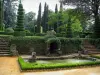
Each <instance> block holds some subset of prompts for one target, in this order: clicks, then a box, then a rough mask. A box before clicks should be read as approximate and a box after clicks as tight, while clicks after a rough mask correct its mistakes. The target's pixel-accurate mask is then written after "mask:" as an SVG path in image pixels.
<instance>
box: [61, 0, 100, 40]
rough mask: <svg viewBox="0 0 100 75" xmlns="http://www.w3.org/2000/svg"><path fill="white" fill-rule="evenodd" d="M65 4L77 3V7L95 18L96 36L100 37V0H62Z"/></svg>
mask: <svg viewBox="0 0 100 75" xmlns="http://www.w3.org/2000/svg"><path fill="white" fill-rule="evenodd" d="M61 2H63V3H64V4H69V5H72V4H73V5H76V6H77V8H80V9H81V10H83V12H85V13H86V14H88V15H89V16H90V18H91V16H92V19H94V27H93V29H94V37H95V38H100V19H99V7H100V0H92V1H91V0H87V1H86V0H83V1H82V0H61Z"/></svg>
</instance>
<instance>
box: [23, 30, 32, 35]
mask: <svg viewBox="0 0 100 75" xmlns="http://www.w3.org/2000/svg"><path fill="white" fill-rule="evenodd" d="M25 33H26V36H33V33H31V32H30V31H29V30H25Z"/></svg>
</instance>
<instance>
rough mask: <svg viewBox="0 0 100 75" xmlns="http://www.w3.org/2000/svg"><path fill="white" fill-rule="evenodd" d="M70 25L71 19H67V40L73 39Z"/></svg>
mask: <svg viewBox="0 0 100 75" xmlns="http://www.w3.org/2000/svg"><path fill="white" fill-rule="evenodd" d="M71 25H72V22H71V18H70V17H69V19H68V23H67V33H66V35H67V36H66V37H67V38H72V37H73V33H72V26H71Z"/></svg>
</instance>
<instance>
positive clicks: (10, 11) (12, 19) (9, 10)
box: [3, 0, 18, 28]
mask: <svg viewBox="0 0 100 75" xmlns="http://www.w3.org/2000/svg"><path fill="white" fill-rule="evenodd" d="M17 2H18V0H3V4H4V24H5V28H8V27H13V28H14V27H15V25H16V11H17Z"/></svg>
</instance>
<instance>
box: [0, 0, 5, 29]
mask: <svg viewBox="0 0 100 75" xmlns="http://www.w3.org/2000/svg"><path fill="white" fill-rule="evenodd" d="M3 29H4V27H3V2H2V0H0V31H3Z"/></svg>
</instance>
